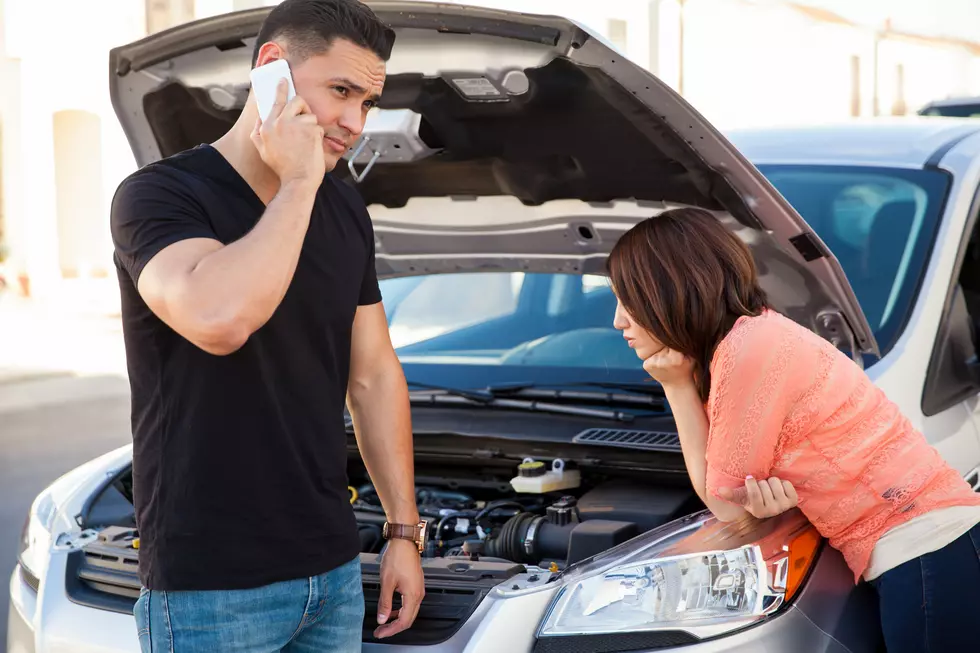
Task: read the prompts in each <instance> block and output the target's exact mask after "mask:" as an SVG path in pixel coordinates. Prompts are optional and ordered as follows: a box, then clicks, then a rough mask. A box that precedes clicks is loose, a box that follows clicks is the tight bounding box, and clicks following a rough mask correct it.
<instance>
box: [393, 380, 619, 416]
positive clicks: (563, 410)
mask: <svg viewBox="0 0 980 653" xmlns="http://www.w3.org/2000/svg"><path fill="white" fill-rule="evenodd" d="M408 385H409V386H416V387H419V388H422V389H423V390H425V391H427V392H426V393H425V394H422V393H419V392H417V391H415V392H411V393H409V400H410V401H411V403H413V404H431V405H434V406H435V405H447V404H448V405H456V406H458V405H467V406H472V405H477V406H487V407H491V406H492V407H494V408H506V409H512V410H526V411H530V412H542V413H558V414H563V415H577V416H581V417H596V418H599V419H610V420H615V421H617V422H632V421H633V418H634V416H633V415H632V414H630V413H625V412H623V411H620V410H604V409H599V408H586V407H584V406H568V405H563V404H552V403H546V402H540V401H536V400H532V399H508V398H505V397H500V396H497V395H496V394H494V392H493V391H492V390H490V389H488V390H486V391H479V390H463V389H460V388H448V387H445V386H438V385H431V384H426V383H416V382H414V381H409V382H408Z"/></svg>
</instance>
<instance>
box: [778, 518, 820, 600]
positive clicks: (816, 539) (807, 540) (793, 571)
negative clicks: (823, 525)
mask: <svg viewBox="0 0 980 653" xmlns="http://www.w3.org/2000/svg"><path fill="white" fill-rule="evenodd" d="M822 539H823V538H821V537H820V533H818V532H817V530H816V529H815V528H813V527H812V526H811V527H810V528H807V529H806V530H804V531H803V532H801V533H800V534H799V535H797V536H796V537H795V538H793V541H792V542H790V545H789V560H788V570H787V574H786V598H785V600H786V601H787V602H789V601H791V600H792V599H793V597H794V596H796V592H797V591H799V589H800V586H801V585H803V579H804V578H806V574H807V572H808V571H809V570H810V567H811V566H812V565H813V561H814V560H816V558H817V550H818V549H819V548H820V542H821V540H822Z"/></svg>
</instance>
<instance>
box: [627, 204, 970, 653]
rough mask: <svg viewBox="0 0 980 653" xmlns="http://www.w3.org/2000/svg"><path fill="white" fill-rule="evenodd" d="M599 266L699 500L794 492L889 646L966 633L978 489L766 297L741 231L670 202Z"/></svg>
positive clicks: (786, 502)
mask: <svg viewBox="0 0 980 653" xmlns="http://www.w3.org/2000/svg"><path fill="white" fill-rule="evenodd" d="M608 271H609V275H610V278H611V281H612V286H613V289H614V291H615V293H616V296H617V298H618V300H619V301H618V304H617V308H616V316H615V320H614V326H615V327H616V328H617V329H620V330H622V332H623V336H624V338H626V340H627V342H628V343H629V346H630V347H632V348H633V349H634V350H635V352H636V355H637V356H638V357H639V358H640V359H641V360H643V361H644V362H643V367H644V369H645V370H646V371H647V372H648V373H649V374H650V376H652V377H653V378H654V379H656V380H657V381H659V382H660V383H661V384H662V386H663V388H664V392H665V393H666V396H667V400H668V402H669V403H670V407H671V411H672V412H673V414H674V418H675V420H676V423H677V429H678V433H679V435H680V440H681V448H682V450H683V454H684V461H685V463H686V465H687V470H688V474H689V476H690V478H691V482H692V484H693V485H694V489H695V491H696V492H697V493H698V495H699V496H700V497H701V499H702V501H703V502H704V503H705V505H706V506H707V507H708V508H709V509H710V510H711V511H712V513H714V515H715V516H716V517H717V518H718V519H720V520H723V521H733V520H736V519H741V518H744V517H746V516H748V515H749V514H751V515H754V516H756V517H764V516H772V515H775V514H778V513H779V512H783V511H785V510H788V509H789V508H792V507H793V506H795V505H797V504H798V505H799V508H800V510H801V511H802V512H803V513H804V514H805V515H806V517H807V518H808V519H809V520H810V522H811V523H813V525H814V526H815V527H816V528H817V529H818V530H819V531H820V533H821V534H822V535H823V536H824V537H826V538H827V539H828V540H829V542H830V544H831V546H833V547H835V548H837V549H838V550H840V551H841V553H842V554H843V555H844V558H845V560H846V561H847V563H848V565H849V566H850V568H851V569H852V571H853V572H854V576H855V580H856V581H857V580H859V579H861V578H862V577H863V578H864V579H865V580H868V581H870V582H871V583H872V584H873V585H874V587H875V588H876V590H877V591H878V594H879V597H880V606H881V622H882V629H883V631H884V634H885V640H886V643H887V646H888V651H889V652H890V653H899V652H902V651H955V650H965V649H960V648H959V647H960V646H966V645H975V643H976V642H977V641H978V640H980V601H978V600H977V599H976V596H977V592H978V591H980V494H977V493H975V492H973V490H972V489H971V488H970V486H969V485H968V484H967V483H966V482H965V481H964V480H963V479H962V478H961V477H960V475H959V474H958V473H957V472H956V470H954V469H952V468H951V467H949V466H948V465H947V464H946V463H945V462H944V461H943V460H942V458H941V457H940V456H939V454H938V453H937V452H936V450H935V449H933V448H932V447H931V446H930V445H929V444H928V443H927V442H926V440H925V438H924V437H923V436H922V435H921V434H920V433H918V432H917V431H916V430H915V429H914V428H913V427H912V425H911V424H910V423H909V421H908V420H907V419H906V418H905V417H904V416H903V415H902V414H901V413H900V412H899V410H898V408H897V407H896V406H895V404H893V403H892V402H891V401H889V400H888V399H887V398H886V397H885V395H884V393H883V392H882V391H881V390H880V389H878V388H877V387H876V386H875V385H874V384H873V383H872V382H871V380H870V379H869V378H868V376H867V375H866V374H865V373H864V371H863V370H862V369H861V368H860V367H859V366H858V365H856V364H855V363H854V362H853V361H852V360H851V359H850V358H849V357H848V356H846V355H845V354H843V353H841V352H840V351H838V350H837V349H836V348H835V347H834V346H833V345H831V344H830V343H829V342H827V341H826V340H824V339H822V338H820V337H819V336H817V335H816V334H814V333H812V332H811V331H809V330H807V329H805V328H803V327H802V326H799V325H798V324H796V323H795V322H793V321H792V320H790V319H788V318H786V317H784V316H782V315H780V314H778V313H776V312H775V311H773V310H772V309H771V308H770V307H769V305H768V303H767V299H766V295H765V293H764V292H763V291H762V289H761V288H760V287H759V284H758V279H757V276H756V270H755V265H754V263H753V260H752V256H751V253H750V252H749V250H748V248H747V247H746V246H745V245H744V244H743V243H742V241H741V240H739V239H738V238H737V237H735V236H734V235H733V234H732V233H731V232H730V231H728V229H726V228H725V227H724V226H723V225H722V224H721V223H720V222H718V220H717V219H715V218H714V217H713V216H712V215H711V214H710V213H708V212H706V211H702V210H699V209H688V208H685V209H676V210H671V211H667V212H665V213H662V214H661V215H660V216H658V217H655V218H651V219H649V220H646V221H644V222H642V223H640V224H638V225H636V226H635V227H634V228H633V229H631V230H630V231H629V232H627V233H626V234H625V235H624V236H623V237H622V238H621V239H620V240H619V242H618V243H617V244H616V246H615V247H614V249H613V251H612V253H611V254H610V256H609V261H608ZM756 479H763V480H761V481H757V480H756Z"/></svg>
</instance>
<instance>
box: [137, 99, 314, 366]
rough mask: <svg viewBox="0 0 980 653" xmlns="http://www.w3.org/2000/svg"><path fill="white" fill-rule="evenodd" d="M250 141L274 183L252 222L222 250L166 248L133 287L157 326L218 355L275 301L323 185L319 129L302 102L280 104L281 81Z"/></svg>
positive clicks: (196, 244) (183, 245) (204, 243)
mask: <svg viewBox="0 0 980 653" xmlns="http://www.w3.org/2000/svg"><path fill="white" fill-rule="evenodd" d="M251 137H252V142H253V144H254V145H255V148H256V150H257V151H258V153H259V156H260V157H261V158H262V160H263V161H264V162H265V164H266V165H268V166H269V168H270V169H271V170H272V171H273V172H274V173H275V174H276V175H277V176H278V178H279V181H280V186H279V192H278V193H277V194H276V196H275V197H274V198H273V200H272V201H271V202H270V203H269V205H268V207H267V208H266V211H265V213H264V215H263V216H262V218H261V219H260V220H259V222H258V224H257V225H256V226H255V227H254V228H253V229H252V231H251V232H249V233H248V235H246V236H245V237H243V238H241V239H240V240H238V241H236V242H234V243H231V244H229V245H222V244H221V243H219V242H217V241H215V240H211V239H207V238H195V239H187V240H185V241H181V242H178V243H175V244H173V245H170V246H168V247H166V248H164V249H163V250H162V251H160V252H159V253H157V255H156V256H154V257H153V258H152V259H151V260H150V261H149V262H148V263H147V264H146V266H144V268H143V272H142V273H141V274H140V277H139V281H138V284H137V287H138V289H139V292H140V295H141V296H142V297H143V300H144V301H145V302H146V303H147V305H148V306H149V307H150V310H152V311H153V312H154V313H155V314H156V315H157V316H159V317H160V319H161V320H163V321H164V322H166V323H167V324H168V325H169V326H170V327H171V328H172V329H174V330H175V331H176V332H178V333H180V334H181V335H182V336H184V337H185V338H187V339H188V340H190V341H191V342H193V343H194V344H196V345H197V346H198V347H200V348H202V349H204V350H205V351H207V352H210V353H213V354H219V355H224V354H230V353H232V352H234V351H236V350H237V349H239V348H240V347H241V346H242V345H243V344H245V341H246V340H247V339H248V337H249V336H250V335H252V333H254V332H255V331H256V330H257V329H258V328H259V327H261V326H262V325H263V324H265V322H266V321H267V320H268V319H269V317H270V316H271V315H272V313H273V312H274V311H275V310H276V307H277V306H278V305H279V302H281V301H282V298H283V296H284V295H285V294H286V289H287V288H288V287H289V284H290V282H291V281H292V278H293V273H294V272H295V270H296V264H297V262H298V260H299V254H300V250H301V249H302V246H303V239H304V237H305V235H306V229H307V227H308V226H309V223H310V213H311V212H312V210H313V202H314V199H315V197H316V192H317V189H318V188H319V186H320V184H321V183H322V182H323V175H324V168H325V162H324V160H323V128H321V127H320V126H319V125H318V124H317V120H316V116H315V115H313V114H312V112H311V111H310V108H309V105H307V104H306V102H305V101H304V100H303V98H301V97H299V96H296V97H294V98H293V99H292V100H290V101H289V102H286V84H285V83H284V82H283V83H280V85H279V88H278V91H277V96H276V101H275V103H274V104H273V107H272V110H271V111H270V113H269V116H268V117H267V118H266V120H265V122H263V123H261V124H256V126H255V129H254V131H253V132H252V135H251Z"/></svg>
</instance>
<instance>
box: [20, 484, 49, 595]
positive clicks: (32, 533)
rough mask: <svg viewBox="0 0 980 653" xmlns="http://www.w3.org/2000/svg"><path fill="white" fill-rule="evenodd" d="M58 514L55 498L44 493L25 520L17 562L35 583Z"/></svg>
mask: <svg viewBox="0 0 980 653" xmlns="http://www.w3.org/2000/svg"><path fill="white" fill-rule="evenodd" d="M56 515H57V509H56V506H55V503H54V500H53V499H52V498H51V496H50V495H49V494H47V493H44V494H41V495H40V496H38V498H37V499H36V500H35V501H34V504H33V505H32V506H31V509H30V511H29V512H28V514H27V519H25V520H24V528H23V530H22V531H21V534H20V546H19V547H18V551H17V562H18V563H20V566H21V567H22V568H23V569H24V571H25V572H26V574H27V575H28V577H30V578H31V579H33V581H34V582H35V583H36V582H37V579H38V578H40V573H41V572H42V571H43V564H44V555H45V552H46V551H47V548H48V546H49V545H50V542H51V529H52V527H53V526H54V520H55V517H56Z"/></svg>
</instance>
